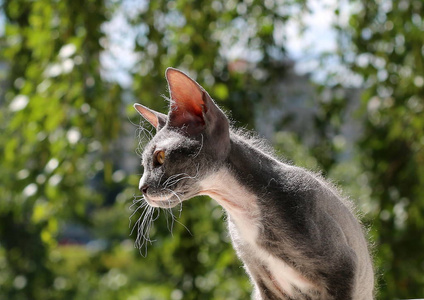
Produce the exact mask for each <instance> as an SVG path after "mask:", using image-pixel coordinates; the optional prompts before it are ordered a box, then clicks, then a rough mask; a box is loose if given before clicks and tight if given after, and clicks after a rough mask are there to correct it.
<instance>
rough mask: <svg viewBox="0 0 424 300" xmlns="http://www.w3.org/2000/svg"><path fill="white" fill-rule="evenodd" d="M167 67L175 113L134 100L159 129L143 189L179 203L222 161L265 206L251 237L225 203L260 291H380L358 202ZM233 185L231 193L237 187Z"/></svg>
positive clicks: (359, 297)
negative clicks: (245, 128)
mask: <svg viewBox="0 0 424 300" xmlns="http://www.w3.org/2000/svg"><path fill="white" fill-rule="evenodd" d="M166 77H167V80H168V83H169V89H170V93H171V99H170V101H171V109H170V112H169V113H168V115H167V116H166V115H163V114H160V113H157V112H154V111H152V110H150V109H148V108H146V107H144V106H141V105H139V104H136V105H135V107H136V109H137V110H138V111H139V112H140V114H141V115H142V116H143V117H145V118H146V119H147V120H148V121H149V122H150V123H152V124H153V125H154V126H155V127H156V129H157V133H156V135H155V136H154V137H153V138H152V140H151V141H150V142H149V143H148V144H147V146H146V147H145V149H144V152H143V155H142V160H143V166H144V174H143V177H142V178H141V180H140V190H141V191H142V192H143V194H144V196H145V199H146V201H147V202H148V203H149V204H150V205H152V206H156V207H173V206H175V205H178V204H179V203H181V201H184V200H187V199H190V198H192V197H194V196H196V195H199V194H202V192H203V191H205V189H206V190H210V189H212V187H210V188H209V187H208V186H204V185H205V184H206V182H207V183H208V184H210V182H211V180H210V178H213V176H212V175H213V174H214V173H218V172H223V171H224V173H225V174H229V178H234V182H236V184H235V187H236V188H237V187H239V189H242V190H243V191H245V192H244V195H250V196H248V197H246V199H254V201H253V202H254V203H250V204H251V205H252V207H255V209H257V211H258V212H257V213H256V215H255V216H254V217H252V218H253V219H254V221H255V224H256V225H254V226H255V227H254V228H255V230H256V231H257V234H256V235H255V241H254V244H252V243H249V242H247V241H245V240H244V239H245V236H243V234H241V233H240V232H241V231H240V229H242V228H240V224H241V223H240V222H239V223H237V222H235V221H233V220H235V218H236V216H235V215H234V214H233V213H232V210H231V209H227V208H230V207H231V205H230V206H225V205H223V206H224V208H226V209H227V213H228V223H229V224H228V226H229V232H230V235H231V237H232V240H233V245H234V248H235V249H236V251H237V254H238V256H239V257H240V259H241V260H242V261H243V263H244V265H245V268H246V271H247V273H248V274H249V276H250V278H251V281H252V284H253V285H254V293H253V295H252V298H253V299H256V300H260V299H263V300H265V299H269V300H271V299H343V300H347V299H355V300H369V299H373V289H374V274H373V267H372V260H371V257H370V254H369V250H368V245H367V241H366V238H365V234H364V231H363V228H362V226H361V224H360V223H359V222H358V220H357V218H356V217H355V214H354V213H353V212H352V208H351V204H350V202H348V201H347V200H346V199H344V198H342V197H341V196H340V195H339V193H338V192H337V191H336V189H335V188H334V187H333V186H332V185H331V184H329V183H327V182H326V181H325V180H324V179H323V178H321V177H320V176H318V175H316V174H313V173H312V172H309V171H307V170H305V169H302V168H298V167H295V166H291V165H287V164H285V163H282V162H280V161H278V160H277V159H276V158H275V157H274V156H273V155H272V154H271V153H270V151H268V150H266V149H264V148H265V147H264V146H263V145H262V144H263V143H262V142H260V141H258V139H255V138H251V137H249V136H248V135H246V134H245V133H241V132H240V131H237V130H234V129H231V128H230V125H229V121H228V119H227V117H226V116H225V114H224V113H223V112H222V111H221V110H220V109H219V108H218V107H217V106H216V104H215V103H214V101H213V100H212V99H211V98H210V96H209V95H208V93H207V92H206V91H205V90H204V89H203V88H202V87H201V86H200V85H198V84H197V83H196V82H195V81H193V80H191V79H190V78H189V77H188V76H187V75H185V74H184V73H182V72H181V71H178V70H176V69H171V68H170V69H168V70H167V73H166ZM183 89H188V90H190V91H189V92H187V93H185V92H184V91H181V90H183ZM196 89H197V91H196ZM158 150H161V151H164V152H165V162H164V163H163V164H158V163H157V162H156V161H155V152H157V151H158ZM224 173H223V174H224ZM220 174H221V173H220ZM212 185H213V184H212ZM228 191H230V192H229V193H230V196H229V197H228V195H227V196H226V197H227V198H226V199H228V200H229V201H230V202H231V199H232V194H231V191H232V189H231V187H229V188H228ZM233 192H234V199H235V198H237V197H239V196H237V193H238V191H233ZM217 193H218V194H219V191H218V192H217ZM203 194H208V193H203ZM227 194H228V193H227ZM211 195H212V197H214V196H213V195H214V193H211ZM239 198H240V197H239ZM243 199H244V198H243ZM243 199H242V200H243ZM238 201H240V199H238ZM219 203H220V204H221V203H222V202H219ZM238 204H239V206H240V202H238ZM243 205H244V204H243V203H241V207H243ZM241 215H242V216H244V215H245V214H241ZM238 218H239V219H240V217H239V216H238ZM242 221H243V220H242ZM246 222H251V220H246ZM258 251H259V252H260V253H261V254H260V255H258V254H257V252H258ZM269 259H271V260H269ZM265 261H277V262H281V264H282V265H287V266H288V267H289V268H290V270H294V273H293V274H295V277H296V276H297V277H296V278H301V279H296V280H297V282H303V281H304V282H306V283H307V286H308V288H302V284H300V285H299V286H296V285H291V286H290V288H289V289H286V290H285V288H284V286H285V283H284V282H283V281H284V279H280V278H278V276H277V275H276V274H280V272H279V271H278V270H277V271H276V270H272V268H271V267H272V266H270V265H269V264H268V265H267V264H266V262H265ZM302 280H303V281H302ZM287 282H288V284H290V282H291V281H287Z"/></svg>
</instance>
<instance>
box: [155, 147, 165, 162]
mask: <svg viewBox="0 0 424 300" xmlns="http://www.w3.org/2000/svg"><path fill="white" fill-rule="evenodd" d="M153 158H154V164H155V165H156V166H157V165H163V163H164V162H165V151H163V150H158V151H155V153H154V154H153Z"/></svg>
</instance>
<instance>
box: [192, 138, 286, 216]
mask: <svg viewBox="0 0 424 300" xmlns="http://www.w3.org/2000/svg"><path fill="white" fill-rule="evenodd" d="M284 166H285V165H283V164H282V163H280V162H279V161H277V160H276V159H274V158H273V157H272V156H270V155H268V154H267V153H266V152H265V151H262V150H261V149H260V148H259V147H258V146H257V145H254V144H252V142H251V141H249V140H248V139H246V138H244V137H243V136H240V135H237V134H235V133H232V134H231V150H230V153H229V155H228V158H227V160H226V162H225V163H224V164H223V165H222V166H221V167H220V168H219V169H218V170H216V172H214V173H213V174H210V175H209V176H207V177H206V178H205V179H204V180H203V181H202V182H201V184H200V185H201V192H200V194H203V195H208V196H210V197H212V198H213V199H215V200H216V201H217V202H218V203H219V204H220V205H221V206H222V207H224V208H225V210H226V211H227V212H228V213H229V214H230V216H232V217H234V218H243V217H244V216H245V215H246V214H247V215H249V217H256V215H257V214H258V208H257V198H258V197H259V196H260V194H261V191H263V190H265V189H266V187H267V185H269V183H270V181H272V180H275V179H276V176H277V175H276V172H277V169H279V170H281V168H284ZM249 219H250V218H249Z"/></svg>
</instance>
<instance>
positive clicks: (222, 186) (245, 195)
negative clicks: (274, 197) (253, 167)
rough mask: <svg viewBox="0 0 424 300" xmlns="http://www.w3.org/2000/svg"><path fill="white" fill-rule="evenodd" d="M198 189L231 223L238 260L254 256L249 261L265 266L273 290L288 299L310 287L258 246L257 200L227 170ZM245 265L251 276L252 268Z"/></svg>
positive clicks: (300, 277) (295, 273) (311, 285)
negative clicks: (225, 212) (220, 208)
mask: <svg viewBox="0 0 424 300" xmlns="http://www.w3.org/2000/svg"><path fill="white" fill-rule="evenodd" d="M200 185H201V187H202V190H201V192H200V194H202V195H208V196H210V197H212V198H213V199H214V200H215V201H217V202H218V203H219V204H220V205H221V206H222V207H224V209H225V210H226V211H227V213H228V214H229V218H230V219H231V221H232V223H233V226H230V233H231V237H232V239H233V242H234V244H235V245H234V246H235V247H236V250H237V252H238V254H239V256H240V257H241V259H242V260H243V259H244V258H246V257H245V256H246V255H252V256H255V257H254V259H252V260H249V261H257V262H260V264H262V265H263V266H265V267H266V268H267V270H268V271H269V273H270V274H269V275H270V278H269V279H270V280H271V281H272V282H273V284H274V285H275V286H276V288H277V289H278V290H280V291H284V293H285V294H287V295H289V296H290V295H292V294H293V286H296V287H297V288H298V289H300V290H305V289H309V288H311V287H313V284H311V283H310V282H309V281H308V280H306V279H305V278H304V277H303V276H302V275H301V274H300V273H299V272H297V271H296V270H295V269H293V268H291V267H289V266H288V265H287V264H286V263H285V262H284V261H282V260H281V259H278V258H277V257H275V256H273V255H272V254H271V253H269V252H267V251H266V250H265V249H264V248H262V247H260V246H259V245H258V243H257V238H258V234H259V232H260V229H261V222H260V211H259V207H258V205H257V196H256V195H254V194H252V193H251V192H249V191H248V190H247V189H246V188H245V187H244V186H242V185H241V184H240V183H239V182H238V180H237V179H236V178H235V177H234V176H233V175H232V174H231V172H230V171H229V170H227V169H225V168H223V169H221V170H220V171H218V172H216V173H214V174H213V175H211V176H209V177H207V178H206V179H204V180H203V181H202V182H201V183H200ZM230 225H231V224H230ZM241 248H243V249H248V251H247V253H243V250H242V249H241ZM245 263H246V267H247V269H248V271H249V272H250V273H252V269H253V268H254V267H252V266H249V264H248V263H247V262H246V261H245ZM251 275H253V274H251ZM252 277H254V276H252ZM253 280H254V278H253Z"/></svg>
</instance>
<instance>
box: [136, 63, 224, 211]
mask: <svg viewBox="0 0 424 300" xmlns="http://www.w3.org/2000/svg"><path fill="white" fill-rule="evenodd" d="M165 75H166V79H167V81H168V86H169V92H170V109H169V113H168V115H165V114H162V113H159V112H156V111H153V110H151V109H149V108H147V107H145V106H143V105H140V104H134V107H135V109H136V110H137V111H138V112H139V113H140V114H141V115H142V116H143V117H144V118H145V119H146V120H147V121H148V122H149V123H150V124H152V125H153V126H154V127H155V128H156V135H155V136H154V137H153V138H152V140H151V141H150V142H149V143H148V144H147V145H146V147H145V148H144V151H143V155H142V163H143V167H144V173H143V176H142V178H141V179H140V183H139V189H140V191H141V192H143V194H144V197H145V199H146V201H147V202H148V203H149V204H150V205H151V206H155V207H164V208H166V207H173V206H175V205H177V204H179V203H180V202H181V201H184V200H187V199H189V198H191V197H193V196H195V195H197V194H198V193H199V192H200V188H201V187H200V185H199V183H200V181H201V180H202V179H203V178H205V177H206V176H207V175H209V174H210V173H211V172H213V171H214V170H216V168H218V167H219V166H220V165H221V164H222V163H223V162H224V161H225V159H226V157H227V156H228V153H229V150H230V137H229V122H228V119H227V117H226V116H225V114H224V113H223V112H222V111H221V110H220V109H219V108H218V106H217V105H216V104H215V103H214V101H213V100H212V98H211V97H210V96H209V94H208V93H207V92H206V91H205V90H204V89H203V88H202V87H201V86H200V85H199V84H198V83H197V82H195V81H194V80H192V79H191V78H190V77H188V76H187V75H186V74H184V73H183V72H181V71H179V70H176V69H173V68H168V69H167V70H166V74H165Z"/></svg>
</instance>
